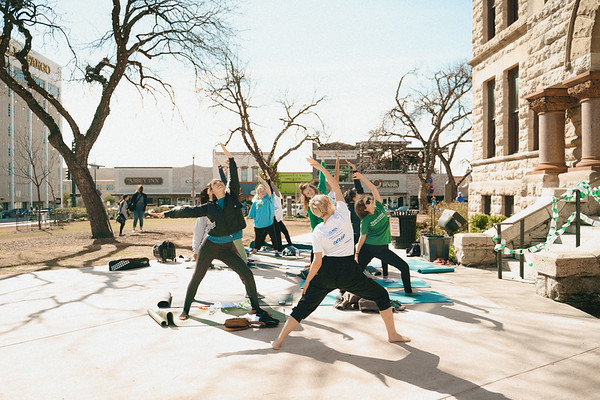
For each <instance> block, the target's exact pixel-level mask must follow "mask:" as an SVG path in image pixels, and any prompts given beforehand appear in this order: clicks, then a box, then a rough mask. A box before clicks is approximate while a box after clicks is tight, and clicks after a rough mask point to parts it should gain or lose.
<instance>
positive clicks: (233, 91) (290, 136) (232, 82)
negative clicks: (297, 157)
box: [208, 54, 326, 177]
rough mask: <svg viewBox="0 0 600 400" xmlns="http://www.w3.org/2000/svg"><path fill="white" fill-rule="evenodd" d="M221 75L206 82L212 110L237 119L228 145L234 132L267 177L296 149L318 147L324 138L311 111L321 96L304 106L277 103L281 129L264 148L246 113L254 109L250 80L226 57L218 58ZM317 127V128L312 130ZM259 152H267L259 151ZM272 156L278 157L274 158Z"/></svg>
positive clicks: (323, 98) (318, 121)
mask: <svg viewBox="0 0 600 400" xmlns="http://www.w3.org/2000/svg"><path fill="white" fill-rule="evenodd" d="M222 67H223V71H222V74H223V75H222V76H216V75H214V76H213V79H212V81H211V82H210V83H209V88H208V93H209V96H210V97H211V99H212V100H213V102H214V107H220V108H223V109H225V110H228V111H230V112H232V113H234V114H235V115H237V117H238V118H239V125H238V126H237V127H236V128H234V129H232V130H231V131H230V132H229V138H228V139H227V141H226V143H228V142H229V141H230V140H231V139H232V138H233V137H234V135H235V134H236V133H239V134H240V136H241V137H242V140H243V141H244V144H245V145H246V148H247V149H248V151H249V152H250V153H251V154H252V156H253V157H254V159H255V160H256V162H257V163H258V165H259V166H260V168H261V169H262V170H263V171H267V172H268V173H269V176H271V177H276V174H277V169H278V166H279V163H280V162H281V161H282V160H283V159H284V158H285V157H287V156H288V155H289V154H290V153H292V152H293V151H295V150H298V149H299V148H300V147H301V146H302V145H303V144H304V143H307V142H315V143H318V144H320V143H321V139H322V138H324V137H326V134H325V133H324V124H323V121H322V120H321V118H320V117H319V115H318V114H317V112H316V111H315V109H316V108H317V106H318V105H319V104H320V103H321V102H323V101H324V100H325V97H320V98H318V99H313V100H312V101H311V102H310V103H308V104H302V105H298V104H296V103H294V102H293V101H290V100H288V99H287V98H284V99H282V100H280V101H278V103H279V104H280V105H281V107H282V108H283V116H281V117H279V120H280V121H281V124H282V126H281V129H280V130H279V131H278V132H276V134H275V138H274V140H273V143H272V144H271V145H270V149H269V147H268V146H265V141H264V139H263V138H264V137H265V135H264V134H262V133H261V134H260V135H259V133H257V132H255V130H254V128H255V127H256V126H258V125H257V124H255V122H254V121H253V120H252V118H251V116H250V110H251V109H252V108H256V107H255V106H252V105H250V99H251V81H250V79H249V78H248V77H247V76H246V73H245V72H244V70H243V69H241V68H239V67H238V63H237V61H236V60H234V58H233V57H231V56H230V55H229V54H226V55H224V56H223V58H222ZM315 126H317V127H315ZM259 137H260V139H261V140H260V143H259V140H258V139H259ZM279 144H283V145H284V146H285V149H284V150H283V151H282V152H281V153H279V152H277V146H278V145H279ZM263 149H265V150H267V149H268V151H263ZM275 154H279V155H278V156H276V155H275Z"/></svg>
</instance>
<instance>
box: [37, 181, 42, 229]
mask: <svg viewBox="0 0 600 400" xmlns="http://www.w3.org/2000/svg"><path fill="white" fill-rule="evenodd" d="M36 189H37V198H38V208H37V210H38V211H37V221H38V229H39V230H40V231H41V230H42V210H41V207H39V206H40V205H41V204H42V194H41V193H40V185H36Z"/></svg>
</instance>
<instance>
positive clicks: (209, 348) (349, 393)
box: [0, 252, 600, 400]
mask: <svg viewBox="0 0 600 400" xmlns="http://www.w3.org/2000/svg"><path fill="white" fill-rule="evenodd" d="M400 253H402V252H400ZM188 267H190V263H184V262H180V263H167V264H159V263H157V262H156V261H152V262H151V266H150V267H148V268H142V269H137V270H128V271H120V272H109V271H108V267H107V266H101V267H92V268H80V269H68V270H56V271H41V272H35V273H27V274H22V275H17V276H7V277H3V278H2V279H1V280H0V315H2V325H1V326H0V357H1V359H2V360H4V362H3V363H2V366H1V367H0V374H1V376H2V377H3V379H2V385H0V398H2V399H19V400H22V399H240V398H245V399H300V398H302V399H364V398H385V399H390V400H391V399H446V398H449V399H536V400H537V399H568V398H577V399H597V398H598V393H600V375H598V373H597V370H598V367H599V366H600V322H599V321H598V319H596V318H594V317H592V316H590V315H588V314H586V313H584V312H582V311H580V310H577V309H575V308H573V307H571V306H568V305H566V304H561V303H556V302H554V301H551V300H548V299H545V298H541V297H539V296H537V295H536V294H535V288H534V287H533V286H532V285H531V284H527V283H523V282H517V281H514V280H508V279H506V280H498V279H497V278H496V273H495V272H494V271H486V270H478V269H471V268H464V267H457V268H456V270H455V272H451V273H444V274H423V275H420V274H418V273H414V272H413V273H412V274H413V276H414V277H420V278H422V279H424V280H425V281H426V282H427V283H428V284H429V285H430V286H431V288H427V289H417V290H419V291H424V290H434V291H437V292H439V293H441V294H443V295H445V296H447V297H449V298H450V299H452V300H453V302H452V303H427V304H413V305H407V306H406V308H407V310H406V311H403V312H400V313H396V314H395V317H394V318H395V320H396V324H397V327H398V330H399V332H400V333H402V334H404V335H407V336H410V337H411V338H412V342H410V343H408V344H390V343H387V342H386V340H385V339H386V336H385V330H384V326H383V322H382V320H381V319H380V317H379V316H378V315H377V314H366V313H361V312H359V311H339V310H336V309H334V308H333V307H331V306H321V307H319V308H318V309H317V311H316V312H315V313H313V315H311V316H310V317H309V318H308V319H307V320H305V321H303V322H302V323H301V325H300V327H299V329H297V330H296V331H294V332H293V333H292V334H291V335H290V337H288V339H287V340H286V341H285V342H284V344H283V346H282V348H281V350H280V351H274V350H272V349H271V346H270V343H271V341H272V340H274V339H275V338H276V336H277V335H278V333H279V331H280V329H281V328H280V327H281V325H280V327H278V328H274V329H267V328H262V329H249V330H244V331H240V332H233V333H231V332H227V331H225V330H224V329H223V327H222V326H221V325H218V326H212V325H209V324H200V325H198V326H191V327H175V326H168V327H161V326H160V325H159V324H157V323H156V322H155V321H154V320H153V319H152V318H150V317H149V316H148V313H147V309H148V308H149V307H151V306H152V305H154V303H155V302H156V299H157V298H158V297H159V296H160V295H161V294H162V293H164V292H165V291H170V292H171V293H172V294H173V297H174V298H173V303H174V304H177V303H179V304H181V303H182V302H183V295H184V291H185V288H186V286H187V283H188V281H189V278H190V276H191V274H192V271H193V270H192V269H191V268H188ZM253 272H254V274H255V276H256V282H257V286H258V290H259V292H260V293H261V294H263V295H265V298H269V296H270V295H272V294H276V293H282V292H286V291H287V292H290V293H293V295H294V303H295V302H296V301H297V300H298V298H299V295H300V285H299V283H300V279H299V278H297V277H295V276H294V275H295V274H296V273H297V272H299V269H298V267H294V266H291V267H275V266H259V267H257V268H255V269H254V270H253ZM390 272H391V275H392V277H395V278H398V277H399V274H398V272H397V271H396V270H395V269H392V270H391V271H390ZM243 294H244V288H243V285H242V283H241V281H240V280H239V278H238V277H237V275H236V274H235V273H233V272H232V271H231V270H229V269H223V270H210V271H209V272H208V274H207V275H206V278H205V279H204V281H203V282H202V284H201V285H200V288H199V291H198V295H197V299H199V300H200V299H201V300H207V301H229V300H231V301H238V300H243ZM281 310H282V311H283V312H285V313H286V314H289V312H290V311H291V307H289V306H284V307H282V308H281Z"/></svg>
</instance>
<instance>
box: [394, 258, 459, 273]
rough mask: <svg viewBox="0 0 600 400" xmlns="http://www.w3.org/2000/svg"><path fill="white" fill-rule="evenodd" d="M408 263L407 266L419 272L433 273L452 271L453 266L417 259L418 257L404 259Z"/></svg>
mask: <svg viewBox="0 0 600 400" xmlns="http://www.w3.org/2000/svg"><path fill="white" fill-rule="evenodd" d="M405 261H406V262H407V263H408V267H409V268H410V269H411V270H413V271H417V272H419V273H421V274H433V273H440V272H454V268H453V267H450V266H449V265H444V264H435V263H430V262H427V261H423V260H419V259H408V260H405Z"/></svg>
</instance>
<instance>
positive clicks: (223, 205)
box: [161, 143, 413, 350]
mask: <svg viewBox="0 0 600 400" xmlns="http://www.w3.org/2000/svg"><path fill="white" fill-rule="evenodd" d="M220 146H221V148H222V150H223V152H224V154H225V155H226V157H227V158H228V169H229V179H227V177H226V175H225V173H224V169H226V168H222V167H221V168H219V171H220V172H221V179H213V180H211V181H210V182H209V183H208V185H207V186H206V187H205V188H204V189H203V190H202V191H201V193H200V205H198V206H195V207H185V208H183V209H180V210H171V211H167V212H165V213H162V215H161V216H163V217H197V218H198V219H197V222H196V226H195V228H194V241H193V246H192V247H193V249H194V258H195V260H196V268H195V271H194V273H193V275H192V278H191V280H190V282H189V284H188V287H187V291H186V296H185V301H184V306H183V311H182V313H181V315H180V316H179V319H181V320H185V319H187V318H188V317H189V312H190V307H191V304H192V302H193V301H194V296H195V295H196V292H197V290H198V286H199V285H200V283H201V282H202V279H203V278H204V276H205V275H206V272H207V271H208V269H209V267H210V265H211V263H212V261H213V260H214V259H219V260H221V261H222V262H224V263H225V264H226V265H227V266H228V267H230V268H231V269H232V270H233V271H234V272H236V273H237V274H238V275H239V277H240V279H241V280H242V282H243V283H244V285H245V288H246V293H247V295H248V297H249V299H250V304H251V306H252V313H254V314H256V315H257V316H258V317H259V321H262V322H264V323H265V325H266V326H267V327H275V326H277V324H278V323H279V321H278V320H277V319H275V318H273V317H271V315H270V314H269V313H268V312H267V311H265V310H263V309H261V308H260V306H259V301H258V292H257V289H256V283H255V280H254V275H253V274H252V271H251V270H250V268H249V266H248V263H247V258H246V252H245V249H244V247H243V245H242V240H241V239H242V230H243V229H244V228H245V227H246V222H245V218H244V214H243V212H242V208H243V206H242V203H241V202H240V200H239V194H240V183H239V178H238V173H237V165H236V163H235V159H234V158H233V156H232V155H231V153H229V151H227V148H226V147H225V145H223V144H222V143H221V144H220ZM307 160H308V162H309V163H310V164H311V165H312V166H313V167H314V168H316V169H317V170H319V172H320V174H319V176H320V178H319V182H318V185H317V186H315V185H314V184H303V185H301V193H302V196H303V198H304V203H305V205H306V207H307V211H308V215H309V218H310V224H311V229H312V231H313V241H312V246H313V251H312V253H311V264H310V269H309V272H308V275H307V279H306V282H305V284H304V288H303V290H302V297H301V299H300V300H299V301H298V303H297V305H296V306H295V307H294V308H293V310H292V313H291V315H290V317H289V318H288V319H287V321H286V323H285V325H284V327H283V329H282V331H281V333H280V334H279V337H278V338H277V339H276V340H275V341H274V342H273V344H272V347H273V348H274V349H276V350H277V349H279V348H280V346H281V344H282V342H283V340H284V339H285V338H286V337H287V336H288V335H289V334H290V332H292V331H293V330H294V329H295V328H296V327H297V326H298V324H299V323H300V321H302V319H305V318H307V317H308V316H309V315H310V314H311V313H312V312H313V311H314V310H315V309H316V308H317V307H318V306H319V304H320V303H321V301H322V300H323V299H324V298H325V296H326V295H327V294H328V293H329V292H330V291H332V290H334V289H336V288H337V289H340V290H342V291H349V292H351V293H354V294H356V295H357V296H360V297H363V298H366V299H370V300H373V301H375V302H376V303H377V306H378V308H379V310H380V315H381V317H382V319H383V321H384V324H385V328H386V332H387V335H388V341H390V342H408V341H410V338H408V337H406V336H403V335H401V334H399V333H398V332H397V331H396V327H395V323H394V319H393V308H392V306H391V302H390V298H389V294H388V292H387V290H386V289H384V288H383V287H382V286H381V285H379V284H377V283H376V282H374V281H373V280H372V279H370V278H368V277H367V276H366V275H364V273H363V271H364V269H365V268H366V266H367V264H368V263H369V262H370V261H371V260H372V259H373V258H379V259H380V260H381V261H382V262H385V263H388V264H390V265H392V266H394V267H396V268H398V269H399V270H400V273H401V277H402V282H403V284H404V290H405V292H406V293H407V294H409V295H410V294H412V293H413V292H412V288H411V285H410V270H409V268H408V264H406V262H405V261H404V260H402V259H401V258H400V257H398V256H397V255H396V254H395V253H394V252H392V251H391V250H389V248H388V244H389V243H390V241H391V235H390V230H389V221H388V218H387V215H386V213H385V210H384V207H383V204H382V203H381V196H380V195H379V191H378V190H377V187H376V186H375V185H373V184H372V183H371V182H370V181H369V180H368V179H366V178H365V177H364V176H363V175H362V174H360V173H359V172H358V171H357V170H356V168H355V167H354V165H353V164H352V163H350V162H348V161H347V163H348V164H349V165H350V166H351V167H352V169H353V172H354V176H353V177H354V182H355V189H354V190H351V191H348V192H347V193H346V194H345V195H344V194H343V193H342V191H341V188H340V185H339V182H338V179H337V177H339V172H338V171H339V158H338V162H337V163H336V178H334V177H333V176H332V175H331V174H330V173H329V172H328V171H327V169H326V168H325V166H324V163H321V164H320V163H319V162H317V161H316V160H314V159H313V158H310V157H309V158H307ZM265 176H266V178H267V180H266V181H265V180H263V179H262V178H259V179H260V184H259V186H257V190H256V196H255V198H254V201H253V204H252V208H251V210H250V214H249V216H250V217H251V218H254V225H255V226H254V229H255V241H254V246H253V249H252V251H253V252H255V251H257V250H258V249H260V248H261V247H262V245H263V244H264V240H265V238H266V235H267V234H268V235H269V236H270V237H271V240H272V242H273V247H274V248H275V251H276V254H278V253H279V252H280V251H281V249H282V243H281V236H280V235H281V232H283V233H284V234H285V237H286V240H287V241H288V244H290V245H291V244H292V241H291V239H290V238H289V233H287V229H285V225H283V223H282V222H281V221H282V218H277V214H276V211H275V209H276V204H277V203H278V204H279V208H281V195H280V193H279V192H278V191H277V188H276V187H275V185H274V184H273V182H272V181H271V179H270V177H269V176H268V174H265ZM361 182H362V183H364V184H365V185H366V186H367V188H369V189H370V190H371V194H361V193H362V185H361ZM322 193H326V194H322ZM281 217H282V215H281ZM280 222H281V224H280ZM277 237H279V241H278V240H277Z"/></svg>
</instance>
